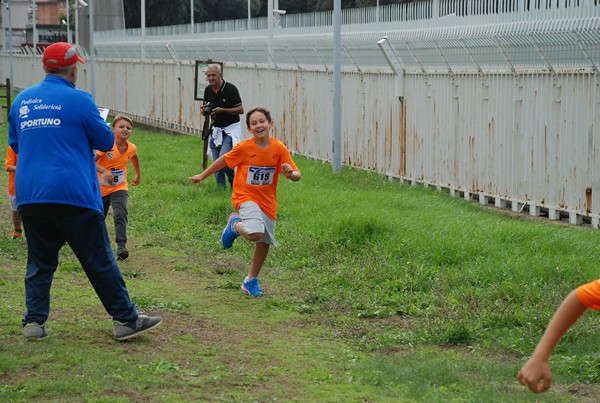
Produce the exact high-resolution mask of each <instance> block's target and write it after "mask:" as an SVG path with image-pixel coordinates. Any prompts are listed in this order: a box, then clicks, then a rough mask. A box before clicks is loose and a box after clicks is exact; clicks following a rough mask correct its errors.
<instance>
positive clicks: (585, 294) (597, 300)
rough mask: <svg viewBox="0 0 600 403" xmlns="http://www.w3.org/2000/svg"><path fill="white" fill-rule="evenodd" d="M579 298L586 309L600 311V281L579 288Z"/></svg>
mask: <svg viewBox="0 0 600 403" xmlns="http://www.w3.org/2000/svg"><path fill="white" fill-rule="evenodd" d="M577 298H579V301H580V302H581V303H582V304H583V305H585V306H586V307H588V308H590V309H595V310H600V279H598V280H594V281H592V282H591V283H587V284H584V285H582V286H579V288H577Z"/></svg>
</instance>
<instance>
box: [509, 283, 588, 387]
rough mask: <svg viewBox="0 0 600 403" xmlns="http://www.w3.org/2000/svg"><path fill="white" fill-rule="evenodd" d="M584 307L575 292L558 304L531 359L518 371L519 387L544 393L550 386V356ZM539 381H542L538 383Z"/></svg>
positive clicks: (583, 310) (581, 313)
mask: <svg viewBox="0 0 600 403" xmlns="http://www.w3.org/2000/svg"><path fill="white" fill-rule="evenodd" d="M586 309H587V308H586V306H585V305H583V304H582V303H581V301H579V298H578V297H577V290H573V291H571V293H570V294H569V295H568V296H567V297H566V298H565V299H564V301H563V302H562V303H561V304H560V306H559V307H558V309H557V310H556V313H555V314H554V316H553V317H552V320H551V321H550V323H549V324H548V328H547V329H546V331H545V332H544V335H543V336H542V338H541V339H540V341H539V343H538V345H537V347H536V348H535V350H534V352H533V354H532V355H531V358H529V360H528V361H527V362H526V363H525V365H523V368H521V370H520V371H519V374H518V375H517V379H518V380H519V382H520V383H521V385H524V386H527V387H528V388H529V389H530V390H531V391H532V392H535V393H540V392H545V391H547V390H548V389H550V386H552V371H551V370H550V362H549V359H550V354H552V351H553V350H554V347H555V346H556V344H557V343H558V342H559V340H560V339H561V337H562V336H563V334H565V332H566V331H567V330H569V328H570V327H571V326H573V324H574V323H575V322H577V319H579V317H580V316H581V315H583V313H584V312H585V310H586ZM540 381H543V382H542V383H540Z"/></svg>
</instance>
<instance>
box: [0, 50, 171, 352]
mask: <svg viewBox="0 0 600 403" xmlns="http://www.w3.org/2000/svg"><path fill="white" fill-rule="evenodd" d="M78 61H79V62H81V63H85V61H84V60H83V59H82V58H81V57H80V56H79V55H78V54H77V50H76V49H75V48H74V47H73V46H71V45H69V44H68V43H65V42H59V43H55V44H52V45H50V46H48V47H47V48H46V50H45V51H44V55H43V58H42V62H43V65H44V71H45V73H46V77H45V79H44V80H43V81H42V82H41V83H39V84H37V85H34V86H32V87H30V88H28V89H26V90H24V91H22V92H21V93H19V95H17V96H16V97H15V99H14V102H13V105H12V108H11V111H10V114H9V115H8V122H9V128H8V134H9V137H8V142H9V145H10V146H11V147H12V148H13V150H14V151H15V152H16V153H18V155H19V159H18V161H17V171H18V172H19V174H18V175H17V176H16V178H15V179H16V183H15V185H16V196H17V208H18V211H19V214H20V215H21V217H22V219H23V226H24V228H25V234H26V238H27V247H28V256H27V273H26V275H25V298H26V306H27V312H26V314H25V316H24V317H23V321H22V323H23V334H24V336H25V337H26V338H27V339H33V340H40V339H44V338H45V337H47V335H48V333H47V332H46V329H45V323H46V320H47V319H48V314H49V312H50V286H51V285H52V278H53V276H54V272H55V271H56V267H57V265H58V253H59V251H60V249H61V248H62V246H63V245H64V244H65V243H68V244H69V246H70V247H71V249H72V250H73V252H74V253H75V255H76V256H77V258H78V259H79V262H80V263H81V266H82V267H83V270H84V271H85V273H86V275H87V277H88V279H89V280H90V282H91V283H92V286H93V287H94V290H95V291H96V293H97V294H98V297H99V298H100V301H101V302H102V304H103V305H104V308H105V309H106V311H107V312H108V313H109V315H110V316H112V318H113V320H114V336H115V338H116V339H117V340H126V339H129V338H131V337H134V336H137V335H139V334H141V333H143V332H145V331H147V330H149V329H152V328H154V327H156V326H158V325H159V324H160V322H161V318H160V317H152V316H146V315H140V314H138V312H137V309H136V307H135V305H134V304H133V303H132V302H131V300H130V298H129V293H128V291H127V287H126V286H125V281H124V279H123V276H122V275H121V271H120V270H119V267H118V266H117V262H116V259H115V256H114V254H113V252H112V249H111V247H110V240H109V238H108V233H107V230H106V224H105V222H104V212H103V211H104V210H103V206H102V198H101V196H100V185H99V183H98V174H97V173H96V164H95V162H94V154H93V150H94V149H97V150H101V151H108V150H110V149H111V148H112V146H113V144H114V135H113V133H112V131H111V129H110V127H109V126H108V125H107V124H106V122H105V121H104V120H103V119H102V117H101V116H100V113H99V112H98V108H97V106H96V104H95V102H94V100H93V98H92V96H91V95H90V94H89V93H87V92H84V91H82V90H78V89H76V88H75V82H76V81H77V62H78Z"/></svg>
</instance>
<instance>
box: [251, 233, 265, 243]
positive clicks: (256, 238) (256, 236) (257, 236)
mask: <svg viewBox="0 0 600 403" xmlns="http://www.w3.org/2000/svg"><path fill="white" fill-rule="evenodd" d="M262 236H263V234H262V232H257V233H254V234H248V240H249V241H252V242H256V241H259V240H260V238H262Z"/></svg>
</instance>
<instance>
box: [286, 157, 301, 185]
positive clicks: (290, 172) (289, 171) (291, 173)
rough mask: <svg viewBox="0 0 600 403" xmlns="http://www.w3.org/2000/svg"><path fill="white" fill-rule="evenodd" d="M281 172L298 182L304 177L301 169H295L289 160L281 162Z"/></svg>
mask: <svg viewBox="0 0 600 403" xmlns="http://www.w3.org/2000/svg"><path fill="white" fill-rule="evenodd" d="M281 172H282V173H283V176H285V177H286V178H288V179H289V180H291V181H293V182H298V181H299V180H300V179H302V174H301V173H300V171H294V168H293V167H292V166H291V165H290V164H288V163H287V162H284V163H283V164H281Z"/></svg>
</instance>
